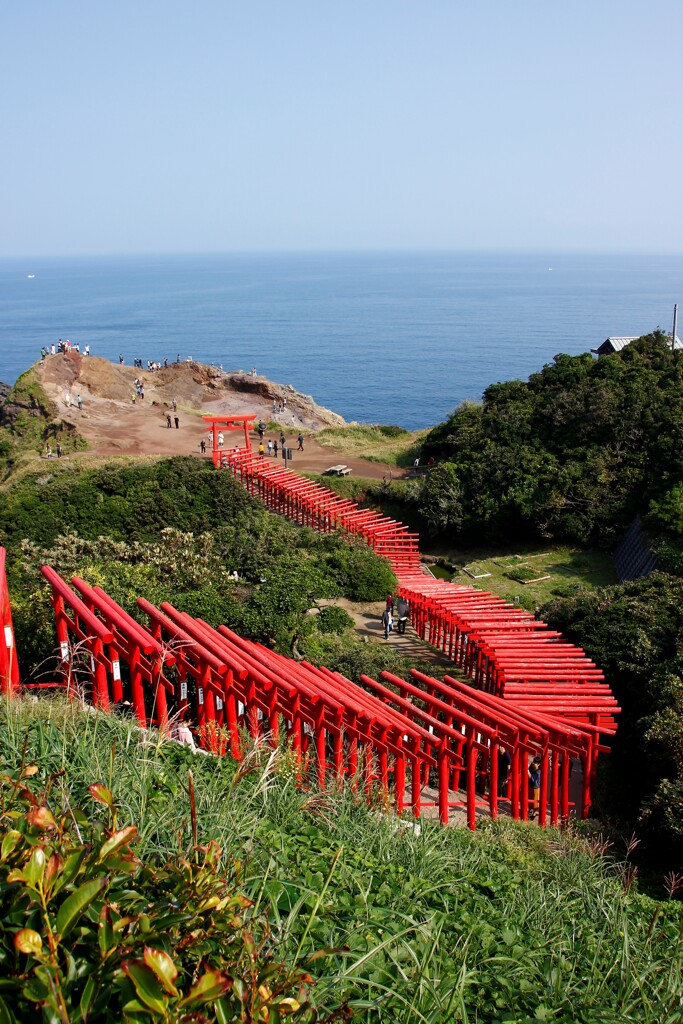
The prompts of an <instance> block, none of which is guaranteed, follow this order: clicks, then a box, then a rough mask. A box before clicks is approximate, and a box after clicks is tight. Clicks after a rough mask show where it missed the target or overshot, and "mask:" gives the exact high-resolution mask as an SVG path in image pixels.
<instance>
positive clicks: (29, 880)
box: [0, 765, 315, 1024]
mask: <svg viewBox="0 0 683 1024" xmlns="http://www.w3.org/2000/svg"><path fill="white" fill-rule="evenodd" d="M37 771H38V769H37V768H36V767H34V766H31V765H22V768H21V770H20V772H19V774H18V775H16V776H15V777H14V778H12V777H10V776H7V775H4V776H2V777H0V785H1V787H2V808H1V811H0V836H1V838H2V842H1V845H0V850H1V854H0V919H1V920H2V929H1V930H0V976H1V977H0V1017H1V1018H2V1020H3V1021H4V1022H8V1024H11V1022H13V1021H27V1022H28V1021H33V1020H35V1019H36V1016H37V1014H40V1015H41V1016H42V1019H43V1020H45V1021H55V1022H61V1024H68V1022H69V1021H73V1022H77V1021H78V1022H85V1021H88V1020H90V1021H102V1022H112V1024H119V1022H120V1021H127V1022H131V1024H149V1022H150V1021H152V1022H159V1024H161V1022H163V1024H176V1022H177V1024H181V1022H190V1021H196V1022H200V1021H207V1020H209V1019H210V1020H216V1021H219V1022H221V1024H228V1022H232V1021H234V1022H238V1021H248V1020H250V1021H257V1020H263V1021H265V1020H269V1021H272V1022H273V1024H275V1022H277V1021H279V1020H280V1019H281V1018H282V1017H285V1016H286V1017H287V1018H288V1019H289V1020H292V1021H312V1020H314V1019H315V1012H314V1011H313V1009H312V1008H311V1006H310V1004H308V1003H307V1002H306V1001H305V998H302V992H303V991H304V990H305V989H306V987H307V983H308V981H309V980H310V979H309V976H308V975H306V974H305V973H304V972H303V971H302V970H298V969H291V968H289V967H287V966H286V965H285V964H283V963H281V962H280V960H279V959H278V958H277V956H276V950H275V944H274V942H273V941H272V938H271V935H270V931H269V928H268V923H267V921H266V919H265V918H263V917H256V916H254V915H249V907H250V901H249V900H248V899H247V898H246V897H245V896H244V894H243V893H242V892H240V890H239V888H238V886H237V885H236V883H235V878H234V877H233V878H230V877H229V876H227V877H226V875H225V872H224V871H223V870H221V867H220V865H221V850H220V848H219V847H218V845H217V844H216V843H209V845H208V846H205V847H201V848H200V847H198V846H195V848H194V850H193V851H192V853H191V854H190V855H189V856H182V855H181V856H179V857H174V858H170V859H168V860H165V861H163V862H161V861H157V862H155V863H146V862H144V861H141V860H140V859H139V858H137V857H136V856H135V854H134V852H133V848H132V847H133V844H134V842H135V838H136V835H137V828H136V827H135V826H134V825H130V824H129V825H125V826H123V827H119V824H118V820H117V818H118V813H119V809H118V807H117V805H116V803H115V801H114V798H113V795H112V793H111V792H110V791H109V789H107V787H105V786H103V785H101V784H94V785H91V786H90V795H91V797H92V799H93V801H94V802H95V803H96V805H97V806H98V807H99V808H100V810H104V814H103V815H102V817H103V818H104V819H105V820H101V818H100V816H98V815H97V813H96V811H93V810H91V811H90V813H89V814H86V813H84V812H83V811H81V810H79V809H77V808H76V807H73V806H68V807H67V808H59V809H57V808H56V807H55V806H54V802H53V801H50V800H49V793H50V790H51V789H52V787H53V784H54V781H55V780H54V779H49V780H48V782H47V786H46V787H45V789H44V790H43V791H42V792H38V793H34V792H33V791H32V789H31V788H30V783H29V782H28V778H29V777H31V776H33V775H34V774H36V773H37ZM51 803H52V808H51V806H50V804H51Z"/></svg>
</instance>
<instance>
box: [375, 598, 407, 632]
mask: <svg viewBox="0 0 683 1024" xmlns="http://www.w3.org/2000/svg"><path fill="white" fill-rule="evenodd" d="M394 613H395V614H394ZM409 618H410V604H409V603H408V601H406V599H405V597H398V598H397V599H396V601H395V602H394V596H393V594H389V595H388V596H387V603H386V607H385V609H384V611H383V612H382V625H383V626H384V639H385V640H388V639H389V634H390V633H391V632H392V630H393V628H394V621H395V622H396V632H397V633H398V635H399V636H403V634H404V633H405V631H406V623H407V622H408V619H409Z"/></svg>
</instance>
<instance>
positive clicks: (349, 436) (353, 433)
mask: <svg viewBox="0 0 683 1024" xmlns="http://www.w3.org/2000/svg"><path fill="white" fill-rule="evenodd" d="M427 433H428V431H427V430H416V431H413V432H409V431H407V430H403V429H402V428H401V427H386V426H382V425H376V424H361V423H352V424H350V425H349V426H348V427H327V428H326V429H325V430H321V431H320V432H319V433H318V434H316V440H317V441H319V442H320V444H323V445H328V446H329V447H330V448H334V449H335V451H338V452H339V453H340V454H341V455H348V456H355V457H357V458H362V459H368V460H369V461H371V462H384V463H386V464H387V465H388V466H403V467H406V466H410V465H412V462H413V459H415V457H416V456H417V455H418V454H419V450H420V446H421V443H422V439H423V438H424V436H425V435H426V434H427Z"/></svg>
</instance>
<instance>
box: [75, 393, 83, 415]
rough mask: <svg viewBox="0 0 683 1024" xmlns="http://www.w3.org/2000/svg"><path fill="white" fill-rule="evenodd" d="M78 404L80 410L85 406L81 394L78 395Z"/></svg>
mask: <svg viewBox="0 0 683 1024" xmlns="http://www.w3.org/2000/svg"><path fill="white" fill-rule="evenodd" d="M76 405H77V406H78V411H79V412H80V411H81V409H82V408H83V399H82V398H81V396H80V394H79V395H77V396H76Z"/></svg>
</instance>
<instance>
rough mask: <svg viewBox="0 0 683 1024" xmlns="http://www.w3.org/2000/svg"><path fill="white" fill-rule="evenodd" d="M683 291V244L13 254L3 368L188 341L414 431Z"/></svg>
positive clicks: (625, 329)
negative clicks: (52, 347)
mask: <svg viewBox="0 0 683 1024" xmlns="http://www.w3.org/2000/svg"><path fill="white" fill-rule="evenodd" d="M550 268H552V269H550ZM28 275H35V276H33V277H29V276H28ZM679 300H680V301H681V303H682V304H683V255H678V256H597V255H590V256H580V255H561V256H558V255H543V254H541V255H538V254H518V255H515V254H481V253H478V254H466V253H414V254H409V253H400V254H398V253H391V254H381V253H363V254H360V253H359V254H348V253H345V254H342V253H336V254H333V253H329V254H317V253H316V254H312V253H309V254H279V253H278V254H262V255H254V254H239V255H237V254H234V255H209V256H158V257H155V256H144V257H141V256H140V257H138V256H129V257H92V258H85V257H82V258H64V257H63V258H50V259H48V258H40V259H33V260H30V259H4V260H0V380H4V381H6V382H8V383H12V382H13V381H14V380H15V379H16V378H17V376H19V374H20V373H22V372H23V371H24V370H25V369H27V368H28V367H29V366H30V365H31V364H32V363H33V362H34V361H35V360H36V359H37V358H38V357H39V355H40V348H41V346H42V345H43V344H46V345H49V344H50V343H51V342H53V341H54V342H56V341H57V340H58V339H59V338H70V339H71V341H72V342H78V343H79V344H80V345H81V351H82V349H83V346H84V345H85V344H86V343H89V344H90V349H91V352H92V354H93V355H101V356H106V357H108V358H110V359H114V360H116V359H118V355H119V352H122V353H123V354H124V356H125V360H126V362H127V363H129V364H130V363H132V361H133V358H134V357H135V356H140V358H142V359H143V360H145V361H146V360H147V359H161V360H163V358H164V357H168V359H169V360H172V359H175V358H176V355H177V353H180V355H181V358H182V359H184V358H185V357H186V356H187V355H192V357H193V358H194V359H196V360H200V361H202V362H206V363H212V362H213V363H215V364H216V365H219V364H222V365H223V367H224V369H226V370H233V369H239V368H242V369H247V370H248V369H251V368H252V366H256V368H257V370H258V372H259V373H263V374H265V375H266V376H268V377H270V378H272V379H273V380H276V381H279V382H280V383H283V384H292V385H293V386H294V387H295V388H296V389H297V390H299V391H303V392H304V393H306V394H312V395H313V396H314V398H315V399H316V400H317V401H318V402H320V403H321V404H322V405H325V406H328V407H329V408H331V409H334V410H335V411H336V412H339V413H341V414H342V416H344V417H345V418H346V419H347V420H359V421H362V422H369V423H398V424H401V425H402V426H405V427H409V428H411V429H414V428H417V427H423V426H427V425H430V424H433V423H437V422H438V421H439V420H441V419H443V418H444V417H445V416H446V415H447V414H448V413H449V412H450V411H451V410H452V409H453V407H454V406H455V405H457V403H458V402H460V401H462V400H463V399H466V398H475V399H478V398H480V397H481V394H482V392H483V390H484V389H485V388H486V387H487V386H488V385H489V384H491V383H494V382H496V381H503V380H510V379H512V378H516V377H517V378H526V377H527V376H528V375H529V374H530V373H533V372H534V371H536V370H538V369H540V368H541V367H542V366H543V364H544V363H547V362H549V361H551V360H552V358H553V356H554V355H555V354H556V353H558V352H567V353H570V354H572V355H574V354H577V353H579V352H585V351H587V350H589V349H590V348H594V347H596V346H597V345H598V344H600V342H602V341H604V339H605V338H606V337H608V336H609V335H636V334H643V333H646V332H648V331H651V330H653V329H654V328H655V327H657V326H661V327H662V328H663V329H665V330H667V331H670V330H671V321H672V313H673V305H674V303H675V302H677V301H679ZM682 320H683V315H682ZM681 333H683V332H681V331H680V330H679V335H680V334H681Z"/></svg>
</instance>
